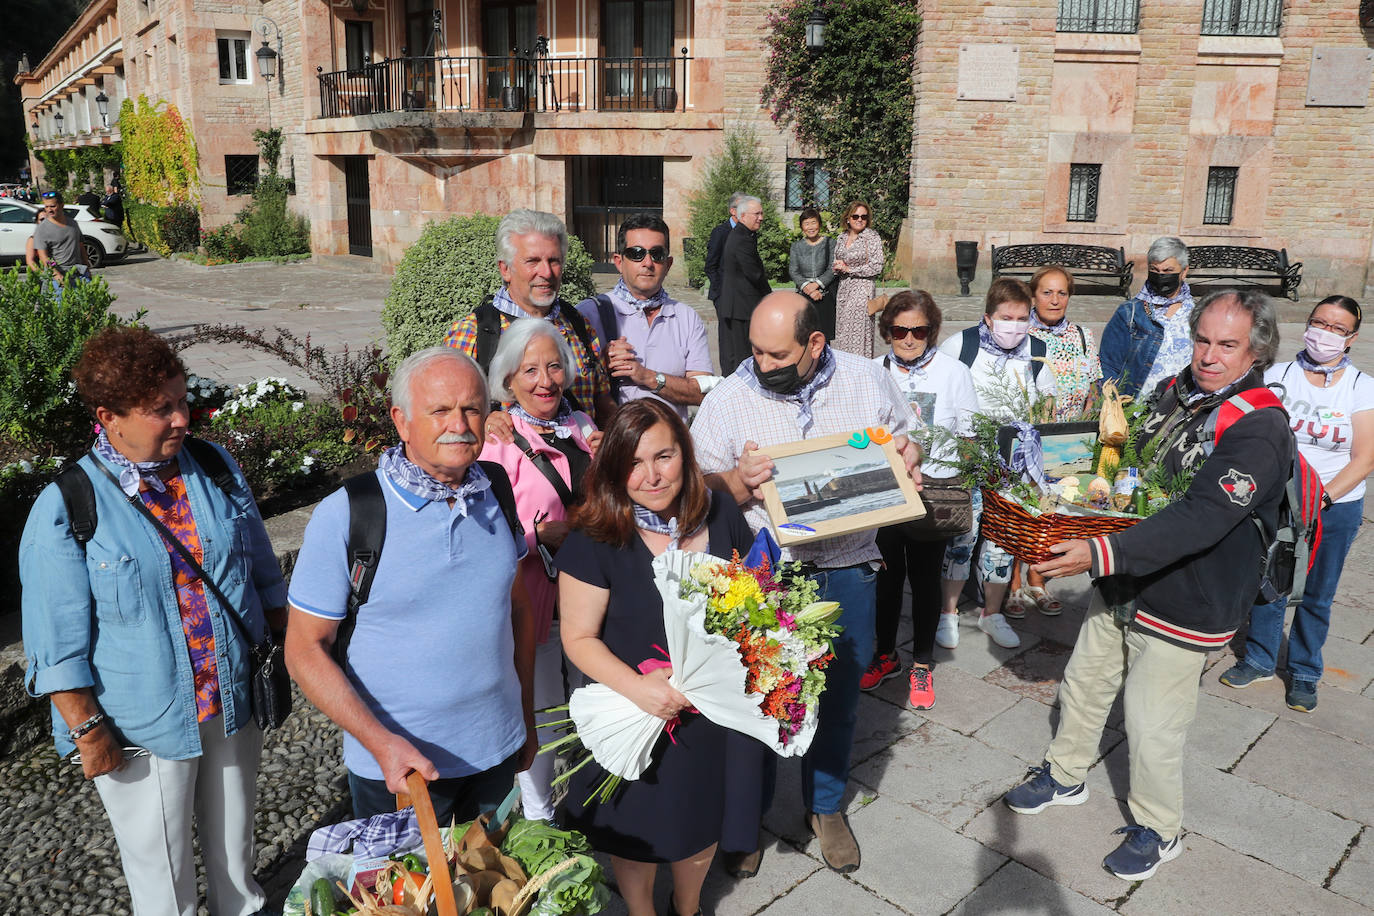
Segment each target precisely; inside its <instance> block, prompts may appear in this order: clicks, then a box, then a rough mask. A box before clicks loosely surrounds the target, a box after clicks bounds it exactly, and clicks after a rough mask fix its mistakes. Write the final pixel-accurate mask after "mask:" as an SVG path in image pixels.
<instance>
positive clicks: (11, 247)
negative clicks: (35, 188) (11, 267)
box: [0, 198, 129, 267]
mask: <svg viewBox="0 0 1374 916" xmlns="http://www.w3.org/2000/svg"><path fill="white" fill-rule="evenodd" d="M41 209H42V207H38V206H35V205H34V204H27V203H24V202H22V201H19V200H14V199H11V198H5V199H3V200H0V262H7V261H22V260H24V246H25V245H26V244H27V243H28V240H29V237H30V236H32V235H33V228H34V221H35V220H36V219H37V218H38V211H39V210H41ZM63 209H64V210H66V211H67V218H68V219H72V220H75V221H76V224H77V226H78V227H79V228H80V229H81V238H82V239H83V241H84V242H85V243H86V257H87V258H88V259H89V260H90V262H91V266H92V267H101V266H103V265H105V264H110V263H113V262H115V261H119V260H122V259H123V258H124V256H125V255H127V254H128V253H129V240H128V239H127V238H125V236H124V233H123V232H122V231H120V229H119V227H118V226H115V225H114V224H112V223H107V222H105V221H104V220H103V219H101V218H100V217H99V216H97V215H96V214H95V213H94V212H92V210H91V209H90V208H89V207H84V206H81V205H80V204H64V205H63Z"/></svg>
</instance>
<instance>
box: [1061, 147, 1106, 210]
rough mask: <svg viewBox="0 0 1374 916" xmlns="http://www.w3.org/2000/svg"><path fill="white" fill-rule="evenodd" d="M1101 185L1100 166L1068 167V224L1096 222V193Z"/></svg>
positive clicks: (1084, 164) (1096, 164) (1078, 165)
mask: <svg viewBox="0 0 1374 916" xmlns="http://www.w3.org/2000/svg"><path fill="white" fill-rule="evenodd" d="M1101 183H1102V166H1101V165H1100V164H1098V163H1085V162H1075V163H1073V164H1072V165H1070V166H1069V206H1068V214H1067V216H1066V219H1067V220H1068V222H1071V223H1095V222H1097V191H1098V187H1099V185H1100V184H1101Z"/></svg>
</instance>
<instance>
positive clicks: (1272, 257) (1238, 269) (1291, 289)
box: [1188, 245, 1302, 302]
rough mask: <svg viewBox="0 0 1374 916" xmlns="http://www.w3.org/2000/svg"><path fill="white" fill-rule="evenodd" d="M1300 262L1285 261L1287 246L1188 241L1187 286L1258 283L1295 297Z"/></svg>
mask: <svg viewBox="0 0 1374 916" xmlns="http://www.w3.org/2000/svg"><path fill="white" fill-rule="evenodd" d="M1301 283H1302V262H1301V261H1299V262H1298V263H1296V264H1289V263H1288V249H1287V248H1279V249H1273V248H1245V247H1243V246H1239V245H1189V246H1188V285H1189V286H1216V287H1227V286H1238V285H1239V286H1260V287H1269V288H1272V289H1275V290H1276V291H1278V292H1280V293H1282V294H1283V295H1284V296H1286V297H1287V298H1289V299H1292V300H1293V301H1294V302H1297V301H1298V286H1299V285H1300V284H1301Z"/></svg>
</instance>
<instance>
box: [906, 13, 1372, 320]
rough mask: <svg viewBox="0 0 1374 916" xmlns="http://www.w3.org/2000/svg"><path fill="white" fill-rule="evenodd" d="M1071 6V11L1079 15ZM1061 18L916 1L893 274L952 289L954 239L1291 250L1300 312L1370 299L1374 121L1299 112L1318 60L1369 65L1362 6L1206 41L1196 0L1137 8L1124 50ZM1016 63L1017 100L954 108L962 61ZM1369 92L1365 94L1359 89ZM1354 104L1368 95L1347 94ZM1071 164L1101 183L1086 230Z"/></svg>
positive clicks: (1317, 109) (1362, 114)
mask: <svg viewBox="0 0 1374 916" xmlns="http://www.w3.org/2000/svg"><path fill="white" fill-rule="evenodd" d="M1080 5H1081V4H1080ZM1058 6H1059V4H1058V3H1056V2H1052V0H1025V2H1022V3H1017V4H1011V5H988V4H984V3H977V2H972V0H926V2H924V3H923V4H922V9H921V12H922V15H923V17H924V24H923V26H922V30H921V34H920V38H919V40H918V50H917V74H916V97H917V102H916V111H915V116H916V127H915V135H914V138H913V143H912V152H913V162H912V169H911V179H912V180H911V202H910V207H909V211H908V218H907V220H906V221H905V223H904V225H903V229H902V234H901V238H900V240H899V248H898V262H899V264H900V265H901V266H902V267H903V268H904V269H905V270H906V271H908V272H909V273H910V275H911V277H912V282H913V284H914V285H916V286H918V287H924V288H926V289H930V290H932V291H934V292H937V293H941V292H943V293H948V292H951V291H953V290H955V289H957V283H958V278H957V276H956V274H955V269H954V242H955V241H956V240H974V241H977V242H978V243H979V249H980V259H979V264H978V272H977V275H976V278H975V281H974V286H975V290H976V289H978V288H986V286H987V283H988V282H989V280H990V279H991V267H990V265H989V247H990V246H991V245H1007V244H1022V243H1036V242H1074V243H1082V244H1092V245H1107V246H1111V247H1124V248H1125V250H1126V255H1127V257H1128V258H1131V259H1132V260H1134V261H1135V263H1136V265H1137V270H1136V276H1137V277H1140V276H1143V267H1144V265H1143V263H1142V262H1143V257H1144V253H1145V250H1146V248H1147V247H1148V246H1149V244H1150V242H1151V241H1152V240H1153V239H1154V238H1156V237H1158V236H1161V235H1177V236H1180V237H1181V238H1182V239H1183V240H1184V241H1185V242H1187V243H1189V244H1234V245H1246V246H1255V247H1264V248H1286V249H1287V250H1288V254H1289V258H1290V259H1291V260H1294V261H1302V262H1304V265H1305V266H1304V271H1303V286H1302V290H1301V294H1302V295H1303V296H1304V297H1315V296H1324V295H1328V294H1330V293H1332V292H1342V293H1346V294H1349V295H1353V296H1356V297H1360V296H1366V297H1367V296H1368V295H1370V293H1371V292H1374V271H1371V265H1372V264H1374V230H1372V229H1371V227H1372V226H1374V206H1372V205H1371V203H1370V195H1369V193H1368V187H1369V178H1368V169H1369V163H1370V162H1372V161H1374V108H1371V107H1370V106H1371V104H1374V101H1372V100H1371V98H1370V96H1369V93H1368V87H1367V86H1366V87H1365V91H1364V93H1363V104H1362V105H1359V106H1347V107H1329V106H1323V105H1314V104H1310V103H1309V100H1308V84H1309V72H1310V71H1311V69H1312V67H1313V66H1314V58H1315V57H1316V55H1317V54H1319V53H1321V52H1322V51H1323V49H1329V48H1358V49H1364V50H1368V48H1369V47H1370V46H1371V41H1374V35H1371V33H1370V32H1368V31H1363V30H1361V28H1360V25H1359V22H1358V17H1357V4H1355V3H1351V2H1344V0H1289V2H1285V3H1284V4H1283V12H1282V20H1281V24H1280V28H1279V33H1278V36H1277V37H1243V36H1203V35H1201V34H1200V31H1201V29H1200V19H1201V15H1202V8H1203V3H1202V2H1201V0H1149V2H1142V3H1141V4H1140V20H1139V29H1138V31H1137V32H1136V33H1135V34H1092V33H1074V32H1058V31H1057V30H1056V25H1057V11H1058ZM969 41H977V42H980V43H990V44H1005V45H1011V46H1014V47H1015V48H1016V49H1018V53H1017V57H1018V66H1017V73H1016V79H1015V96H1016V99H1015V101H1014V102H1007V101H1000V102H995V101H969V100H961V99H959V98H958V76H957V74H958V71H959V57H960V46H961V44H965V43H967V42H969ZM1366 82H1367V80H1366ZM1355 94H1356V95H1357V96H1359V95H1360V93H1358V92H1357V93H1355ZM1074 163H1088V164H1097V165H1100V166H1101V184H1100V187H1099V195H1098V202H1097V218H1096V220H1095V221H1093V222H1091V223H1089V222H1076V221H1070V220H1069V219H1068V218H1067V217H1068V212H1067V211H1068V202H1069V172H1070V167H1071V165H1072V164H1074ZM1214 166H1225V167H1231V168H1235V169H1237V179H1236V190H1235V203H1234V209H1233V213H1232V216H1231V221H1230V223H1229V224H1228V225H1216V224H1207V223H1204V201H1205V198H1206V190H1207V176H1208V170H1209V168H1211V167H1214Z"/></svg>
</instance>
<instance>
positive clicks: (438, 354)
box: [391, 347, 491, 420]
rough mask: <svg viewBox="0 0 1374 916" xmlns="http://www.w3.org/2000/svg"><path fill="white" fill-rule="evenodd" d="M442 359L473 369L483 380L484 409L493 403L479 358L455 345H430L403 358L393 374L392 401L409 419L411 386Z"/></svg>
mask: <svg viewBox="0 0 1374 916" xmlns="http://www.w3.org/2000/svg"><path fill="white" fill-rule="evenodd" d="M440 360H452V361H453V362H455V363H458V364H459V365H461V366H466V367H467V368H469V369H471V370H472V371H473V374H475V375H476V376H477V377H478V378H479V379H481V380H482V407H483V409H485V408H486V406H487V405H488V404H489V403H491V394H490V392H489V391H488V390H487V379H486V376H484V375H483V374H482V367H481V366H479V365H477V360H475V359H473V358H472V357H471V356H468V355H467V354H466V353H464V352H463V351H462V350H455V349H454V348H453V347H429V348H427V349H424V350H417V351H415V352H414V353H412V354H410V355H409V356H407V357H406V358H405V359H403V360H402V361H401V364H400V365H399V366H397V367H396V371H395V372H394V373H393V374H392V376H391V403H392V404H394V405H395V406H397V407H399V408H401V413H403V414H405V415H406V419H407V420H409V419H410V394H411V392H410V387H411V385H412V383H413V379H414V377H415V376H416V375H418V374H420V373H421V372H423V371H424V370H425V368H426V367H427V366H429V365H430V364H431V363H436V362H439V361H440Z"/></svg>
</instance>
